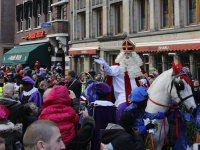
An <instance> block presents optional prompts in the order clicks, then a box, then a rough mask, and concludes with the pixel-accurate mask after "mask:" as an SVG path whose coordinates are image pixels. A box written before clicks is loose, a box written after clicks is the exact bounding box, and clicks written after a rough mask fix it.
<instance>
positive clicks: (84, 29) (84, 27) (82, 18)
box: [81, 13, 86, 39]
mask: <svg viewBox="0 0 200 150" xmlns="http://www.w3.org/2000/svg"><path fill="white" fill-rule="evenodd" d="M85 37H86V18H85V13H82V14H81V38H82V39H84V38H85Z"/></svg>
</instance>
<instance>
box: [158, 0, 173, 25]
mask: <svg viewBox="0 0 200 150" xmlns="http://www.w3.org/2000/svg"><path fill="white" fill-rule="evenodd" d="M161 18H162V19H161V25H162V28H169V27H172V26H174V0H161Z"/></svg>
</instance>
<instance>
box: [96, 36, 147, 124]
mask: <svg viewBox="0 0 200 150" xmlns="http://www.w3.org/2000/svg"><path fill="white" fill-rule="evenodd" d="M135 47H136V44H135V43H134V42H133V41H132V40H130V39H128V38H126V39H125V40H124V41H123V43H122V50H123V51H122V52H121V53H120V54H119V55H118V56H117V58H116V59H115V62H116V63H115V64H114V65H113V66H112V67H110V66H109V65H108V64H107V63H106V61H105V60H104V59H102V58H99V59H95V62H96V63H98V64H101V65H103V69H102V70H101V71H102V72H105V73H106V74H107V75H108V76H107V81H106V83H107V84H108V85H109V86H111V87H113V91H114V95H112V93H113V92H111V94H110V95H109V97H108V100H109V101H112V102H115V106H116V107H118V112H117V120H118V119H119V117H120V116H121V115H122V114H123V112H124V110H125V108H126V107H127V106H128V105H130V104H131V101H129V100H128V95H130V94H131V90H133V89H135V88H136V87H138V86H140V83H142V84H145V85H146V86H149V83H148V80H147V79H146V77H147V74H146V72H145V70H144V68H143V67H142V65H143V62H142V59H141V58H140V56H139V55H138V54H137V53H136V52H134V50H135Z"/></svg>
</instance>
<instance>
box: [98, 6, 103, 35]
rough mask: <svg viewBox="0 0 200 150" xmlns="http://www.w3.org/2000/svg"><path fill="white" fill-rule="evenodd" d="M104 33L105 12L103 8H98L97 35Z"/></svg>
mask: <svg viewBox="0 0 200 150" xmlns="http://www.w3.org/2000/svg"><path fill="white" fill-rule="evenodd" d="M102 35H103V12H102V9H98V10H97V36H102Z"/></svg>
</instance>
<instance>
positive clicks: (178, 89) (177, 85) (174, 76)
mask: <svg viewBox="0 0 200 150" xmlns="http://www.w3.org/2000/svg"><path fill="white" fill-rule="evenodd" d="M182 75H187V74H186V73H185V72H182V73H179V74H177V75H175V74H174V72H173V74H172V77H173V79H172V81H171V89H170V95H171V91H172V87H173V84H174V85H175V88H176V91H177V95H178V97H179V99H180V102H179V104H178V105H179V106H180V105H182V103H183V102H184V101H185V100H187V99H188V98H190V97H193V94H191V95H189V96H187V97H185V98H182V97H181V95H180V91H181V90H184V88H185V87H184V83H183V81H182V80H180V81H179V82H178V83H177V82H176V81H175V78H177V77H180V76H182Z"/></svg>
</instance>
